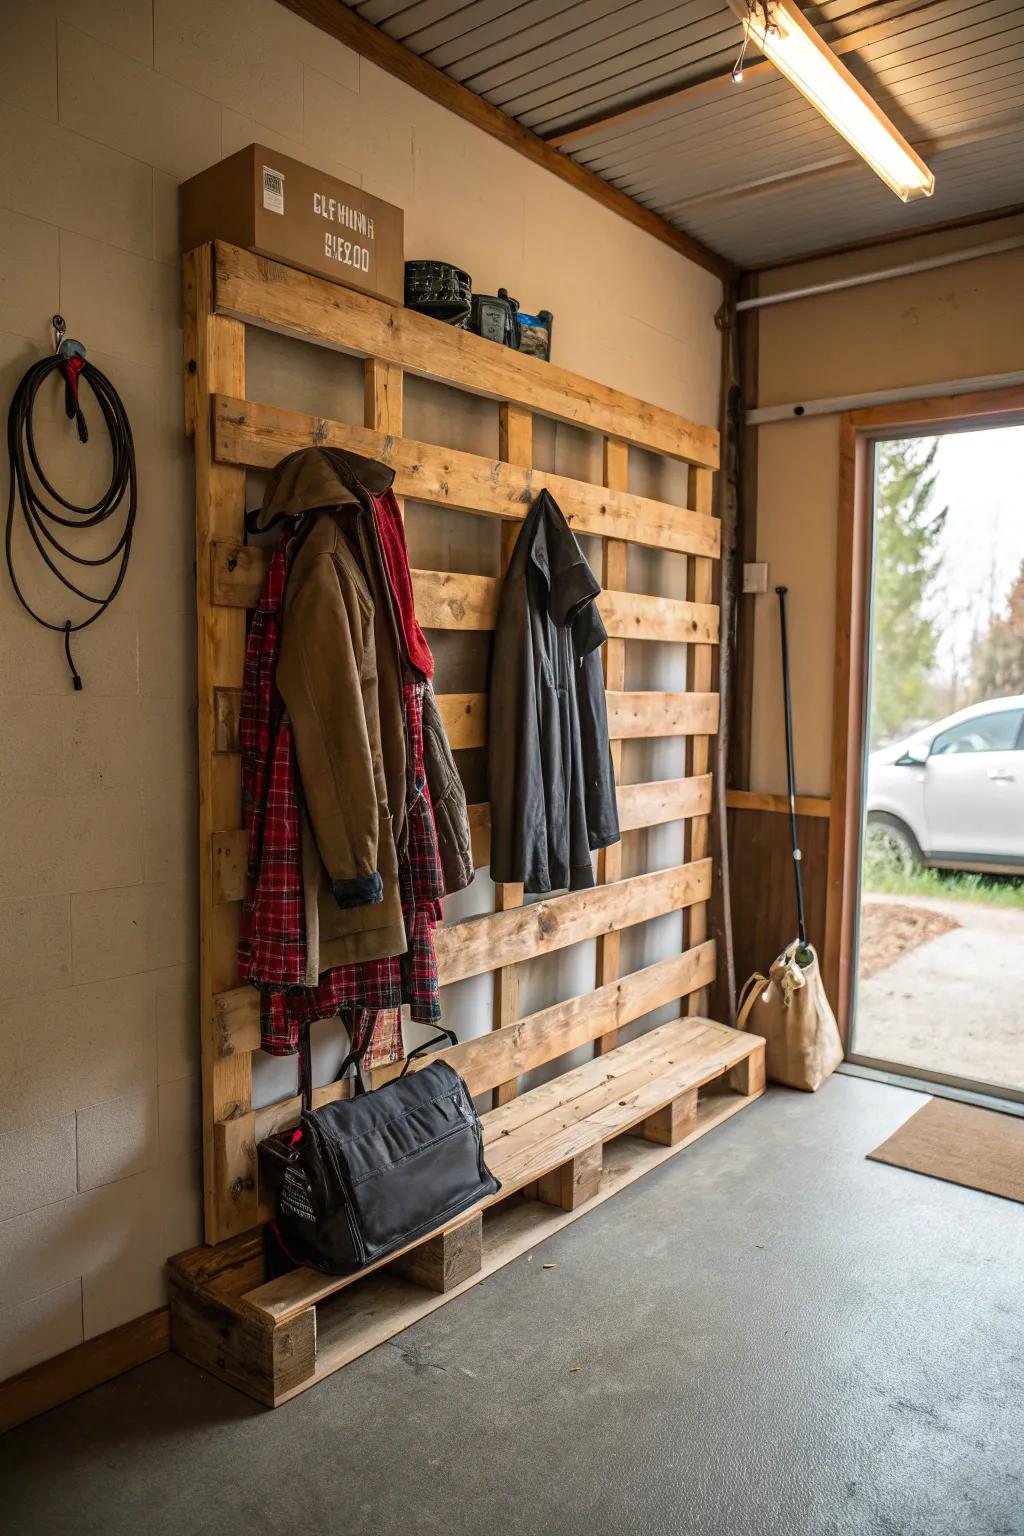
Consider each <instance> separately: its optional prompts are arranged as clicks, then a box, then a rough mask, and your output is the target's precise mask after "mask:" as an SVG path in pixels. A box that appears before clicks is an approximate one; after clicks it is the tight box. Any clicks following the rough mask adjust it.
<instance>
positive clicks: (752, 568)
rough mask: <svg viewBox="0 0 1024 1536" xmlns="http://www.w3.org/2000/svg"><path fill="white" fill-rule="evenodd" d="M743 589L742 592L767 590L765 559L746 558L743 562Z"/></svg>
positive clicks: (766, 565) (766, 563)
mask: <svg viewBox="0 0 1024 1536" xmlns="http://www.w3.org/2000/svg"><path fill="white" fill-rule="evenodd" d="M743 591H744V593H747V592H754V593H757V592H767V591H768V562H767V560H748V561H746V562H745V563H744V566H743Z"/></svg>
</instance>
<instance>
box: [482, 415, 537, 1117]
mask: <svg viewBox="0 0 1024 1536" xmlns="http://www.w3.org/2000/svg"><path fill="white" fill-rule="evenodd" d="M498 439H499V441H498V456H499V458H502V459H504V460H505V462H506V463H507V464H522V465H525V467H526V468H527V469H529V468H530V467H531V466H532V464H533V415H532V414H531V412H530V411H527V410H525V409H524V408H523V407H522V406H519V405H507V404H506V405H502V406H501V409H500V412H499V417H498ZM521 528H522V523H520V522H518V521H517V522H504V523H502V525H501V574H502V576H504V574H505V572H506V571H507V570H508V563H509V561H510V560H511V558H512V551H513V549H514V548H515V544H516V540H517V539H518V537H519V532H520V529H521ZM494 896H495V909H496V910H497V911H498V912H507V911H508V910H509V909H510V908H511V907H521V906H522V904H523V887H522V886H521V885H519V884H516V883H513V882H508V883H507V884H504V885H496V886H495V887H494ZM518 1016H519V967H518V966H516V965H503V966H500V967H499V969H498V970H496V971H495V973H494V1013H493V1016H492V1025H491V1027H492V1028H493V1029H502V1028H503V1027H504V1026H505V1025H506V1024H513V1023H514V1022H515V1020H516V1019H517V1018H518ZM517 1091H518V1083H517V1081H516V1080H515V1079H513V1080H512V1081H511V1082H508V1083H499V1084H498V1085H497V1087H496V1088H495V1090H494V1103H495V1107H497V1106H498V1105H500V1104H507V1103H508V1102H509V1100H510V1099H514V1098H515V1096H516V1093H517Z"/></svg>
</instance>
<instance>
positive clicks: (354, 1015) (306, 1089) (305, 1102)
mask: <svg viewBox="0 0 1024 1536" xmlns="http://www.w3.org/2000/svg"><path fill="white" fill-rule="evenodd" d="M345 1012H346V1013H350V1014H351V1020H350V1024H349V1038H350V1040H351V1042H352V1044H351V1049H350V1050H349V1052H348V1055H347V1056H346V1057H345V1059H344V1061H343V1062H342V1064H341V1066H340V1067H339V1068H338V1071H337V1073H336V1074H335V1079H334V1080H335V1082H340V1081H341V1079H342V1078H343V1077H344V1076H345V1073H346V1072H347V1071H348V1069H349V1067H355V1069H356V1074H355V1093H356V1096H358V1095H359V1094H361V1093H365V1092H366V1088H365V1086H364V1084H363V1074H362V1066H363V1057H364V1056H365V1055H366V1053H367V1051H368V1050H369V1049H370V1041H371V1040H372V1039H373V1030H374V1025H375V1022H376V1011H375V1010H372V1009H367V1008H353V1009H351V1010H348V1009H346V1010H345ZM444 1040H447V1042H448V1044H449V1045H458V1043H459V1037H458V1035H457V1034H456V1033H455V1031H454V1029H445V1028H443V1027H440V1028H439V1030H438V1033H437V1034H436V1035H433V1036H431V1038H430V1039H429V1040H424V1042H423V1044H422V1045H417V1046H414V1047H413V1049H412V1050H411V1051H409V1053H408V1054H407V1056H406V1058H405V1061H404V1063H403V1065H402V1070H401V1072H400V1073H399V1076H400V1077H404V1076H405V1074H406V1073H407V1072H408V1070H409V1067H410V1065H411V1063H412V1062H414V1061H415V1060H416V1058H417V1057H418V1056H425V1055H426V1054H427V1052H428V1051H432V1050H433V1049H434V1047H435V1046H437V1045H440V1044H441V1042H442V1041H444ZM299 1093H300V1094H301V1095H302V1107H303V1109H304V1110H306V1111H307V1112H308V1111H310V1110H311V1109H312V1107H313V1055H312V1050H311V1048H310V1043H309V1026H308V1024H307V1025H306V1026H305V1027H304V1028H303V1029H302V1030H300V1032H299Z"/></svg>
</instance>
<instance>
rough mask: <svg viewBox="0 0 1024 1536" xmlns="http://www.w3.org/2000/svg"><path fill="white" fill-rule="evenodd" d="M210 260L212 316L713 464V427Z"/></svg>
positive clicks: (266, 271) (305, 278)
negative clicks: (230, 318) (213, 282)
mask: <svg viewBox="0 0 1024 1536" xmlns="http://www.w3.org/2000/svg"><path fill="white" fill-rule="evenodd" d="M214 261H215V268H216V287H215V294H216V304H217V313H218V314H221V315H231V316H233V317H234V318H235V319H236V320H243V321H245V322H246V323H248V324H251V325H257V326H261V327H263V328H264V329H266V330H272V331H278V332H280V333H282V334H284V335H287V336H298V337H301V338H302V339H304V340H307V341H313V342H317V343H319V344H320V345H321V346H327V347H334V348H336V349H337V350H339V351H342V352H353V353H355V354H356V355H357V356H359V357H374V358H377V359H379V360H380V361H382V362H387V363H394V364H396V365H397V366H398V367H399V368H404V369H405V370H406V371H407V372H409V373H416V374H420V375H422V376H423V377H424V378H428V379H437V380H439V381H440V382H442V383H444V384H449V385H453V386H454V387H455V388H458V389H465V390H469V391H470V392H472V393H473V394H478V395H485V396H487V397H488V398H490V399H492V400H501V401H506V400H507V401H510V402H512V403H514V404H515V405H521V406H524V407H526V409H527V410H531V411H538V412H540V413H541V414H542V415H545V416H552V417H554V418H555V420H556V421H568V422H571V423H572V424H573V425H575V426H584V427H588V428H590V429H591V430H592V431H597V432H612V433H615V434H616V435H617V436H619V437H622V438H625V439H627V440H628V441H629V442H632V443H637V444H638V445H639V446H640V447H643V448H648V449H651V450H652V451H653V452H655V453H665V454H669V455H670V456H671V457H673V458H677V459H685V460H686V461H687V463H691V464H704V465H709V466H711V467H714V466H716V465H717V463H718V433H717V432H716V431H715V430H714V429H713V428H711V427H701V426H698V425H696V423H694V422H690V421H687V420H686V419H685V418H684V417H682V416H676V415H674V414H673V413H672V412H671V411H666V410H665V409H664V408H663V407H662V406H657V405H651V404H649V403H648V402H646V401H643V400H638V399H636V398H635V397H634V396H633V395H627V394H624V393H623V392H622V391H621V390H617V389H611V388H610V387H609V386H608V385H606V384H598V383H596V382H595V381H594V380H591V379H585V378H582V377H581V376H580V375H579V374H575V373H570V372H569V371H568V370H567V369H565V368H558V367H556V366H555V365H554V364H552V363H546V362H544V361H542V360H541V359H540V358H536V357H530V356H529V355H528V354H527V353H525V352H515V351H512V350H511V349H510V348H508V347H496V346H495V345H494V343H493V342H490V341H488V340H487V339H486V338H485V337H483V336H474V335H473V334H472V333H471V332H469V331H462V330H459V329H458V328H457V327H455V326H451V325H444V324H442V323H441V322H440V321H437V320H432V319H431V318H430V317H429V316H427V315H420V314H417V313H416V311H415V310H411V309H401V308H396V307H395V306H393V305H391V304H384V303H381V301H380V300H379V299H371V298H369V297H368V296H367V295H366V294H362V293H356V292H354V291H353V290H352V289H350V288H342V287H341V286H340V285H339V284H337V283H332V282H329V281H328V280H327V279H326V278H322V277H314V276H313V275H312V274H311V273H309V272H300V271H299V270H298V268H296V267H286V266H283V265H281V263H279V262H276V261H271V260H269V259H268V258H267V257H263V256H254V255H253V254H252V253H251V252H249V251H243V250H241V249H240V248H239V247H238V246H233V245H226V244H225V243H223V242H222V241H217V242H216V243H215V245H214ZM240 393H241V391H240Z"/></svg>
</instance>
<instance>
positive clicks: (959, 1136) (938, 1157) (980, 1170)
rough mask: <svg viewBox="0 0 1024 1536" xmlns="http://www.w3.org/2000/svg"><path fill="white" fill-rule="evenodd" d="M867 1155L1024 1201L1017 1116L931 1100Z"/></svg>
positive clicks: (1023, 1123)
mask: <svg viewBox="0 0 1024 1536" xmlns="http://www.w3.org/2000/svg"><path fill="white" fill-rule="evenodd" d="M868 1158H869V1159H870V1160H871V1161H873V1162H876V1163H891V1164H892V1166H893V1167H894V1168H909V1169H910V1170H911V1172H912V1173H924V1174H927V1175H928V1176H929V1178H933V1179H945V1180H946V1181H947V1182H948V1183H950V1184H966V1185H967V1187H968V1188H969V1189H981V1190H984V1191H985V1192H986V1193H987V1194H990V1195H1001V1196H1002V1197H1003V1199H1004V1200H1019V1201H1020V1202H1021V1203H1022V1204H1024V1119H1021V1118H1020V1117H1019V1116H1017V1115H1003V1114H1000V1113H999V1111H998V1110H993V1109H978V1108H977V1107H976V1106H975V1105H973V1104H961V1103H959V1102H958V1101H957V1100H955V1099H930V1100H929V1101H928V1103H927V1104H926V1105H925V1106H924V1108H923V1109H919V1110H918V1111H917V1113H916V1114H915V1115H911V1117H910V1119H909V1120H908V1121H907V1122H906V1123H905V1124H904V1125H901V1126H900V1128H899V1130H898V1131H896V1132H895V1133H894V1134H893V1135H892V1136H890V1137H889V1139H888V1141H883V1142H882V1145H881V1146H880V1147H876V1148H875V1150H874V1151H873V1152H869V1153H868Z"/></svg>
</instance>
